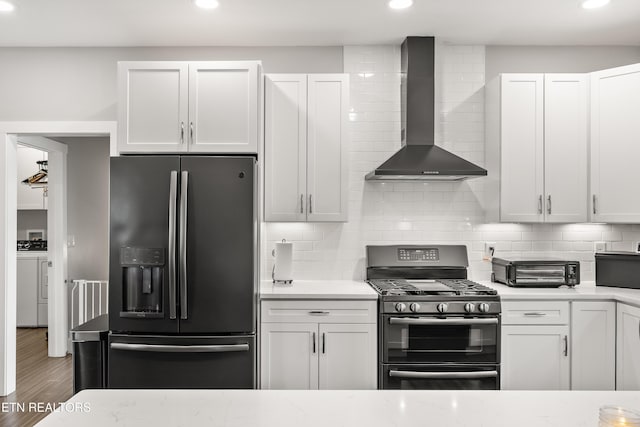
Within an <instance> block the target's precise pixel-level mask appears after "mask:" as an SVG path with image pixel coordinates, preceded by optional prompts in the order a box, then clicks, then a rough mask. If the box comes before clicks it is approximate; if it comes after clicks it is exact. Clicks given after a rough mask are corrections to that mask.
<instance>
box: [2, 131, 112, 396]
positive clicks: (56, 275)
mask: <svg viewBox="0 0 640 427" xmlns="http://www.w3.org/2000/svg"><path fill="white" fill-rule="evenodd" d="M115 130H116V124H115V122H0V140H2V141H0V165H2V166H4V173H2V174H0V242H2V243H1V244H0V305H1V306H3V308H4V310H3V312H2V313H1V314H0V396H8V397H7V399H9V401H11V400H10V399H11V396H10V395H11V394H12V393H14V392H15V391H16V336H17V334H16V326H17V325H16V308H17V298H16V297H17V295H16V294H17V286H16V284H17V280H16V267H17V249H16V241H17V240H18V239H17V238H18V234H19V231H18V215H17V212H18V209H17V207H18V206H17V189H18V187H17V186H18V179H19V178H20V180H23V179H25V177H21V176H19V175H18V171H17V152H18V146H19V145H20V146H22V145H28V146H30V147H31V148H39V149H41V150H42V151H47V152H48V159H47V161H48V165H47V166H48V171H47V172H48V178H49V181H48V184H47V210H46V211H47V215H46V222H47V227H46V231H45V232H44V234H43V237H44V235H46V238H47V258H46V259H47V261H46V270H47V272H48V274H47V276H48V289H47V297H48V298H47V305H48V307H47V316H46V317H47V320H48V322H47V323H48V324H47V328H48V332H49V333H48V341H47V351H46V353H47V354H46V355H47V357H48V358H60V359H61V360H64V358H65V357H66V356H67V351H68V332H69V325H68V308H69V307H68V301H67V286H68V285H67V283H68V282H69V280H70V279H71V280H72V279H76V278H86V277H77V276H75V275H76V274H78V275H84V274H89V273H85V271H86V270H83V268H84V267H85V266H88V265H90V264H93V262H92V261H91V260H99V261H98V262H96V263H95V266H97V267H98V268H103V269H104V271H103V272H102V273H99V274H101V276H100V277H89V279H92V278H97V279H103V280H106V278H107V277H106V276H107V274H108V273H107V272H106V269H107V268H106V265H108V255H107V252H106V251H107V250H108V243H106V242H107V241H108V197H109V196H108V163H109V155H110V154H111V155H115V153H116V148H115V147H116V145H115V140H116V139H115ZM76 138H77V139H76ZM82 138H84V139H85V143H82V142H81V141H80V140H81V139H82ZM45 140H46V143H45ZM74 144H77V146H78V147H79V149H78V150H76V154H79V156H78V157H79V158H80V159H82V157H83V156H86V155H87V153H86V150H84V151H85V153H84V154H81V152H83V149H87V150H89V151H91V148H97V147H99V148H98V150H100V152H101V153H102V161H103V165H105V166H104V168H103V172H104V171H106V181H105V185H106V188H102V189H96V191H94V192H93V193H95V194H96V195H100V197H102V198H103V200H104V202H103V203H102V204H100V203H96V202H95V200H92V199H91V197H88V198H87V197H86V195H85V196H82V195H80V196H79V197H78V195H77V192H78V191H82V189H80V190H78V188H77V187H76V188H75V189H74V185H77V186H80V187H83V186H84V187H85V188H87V187H88V186H89V182H90V181H91V180H92V178H96V177H98V176H102V177H103V181H104V173H103V174H102V175H101V173H99V172H96V171H97V170H99V168H98V169H90V170H89V171H87V168H86V167H85V166H86V165H87V164H90V163H91V162H90V161H88V162H85V161H82V160H81V161H80V162H76V165H75V166H74V168H73V171H71V170H70V169H69V168H68V166H69V163H68V162H69V160H70V159H71V160H73V158H74V157H73V156H74V151H73V147H74ZM89 158H91V156H89ZM70 179H73V183H72V184H70V181H69V180H70ZM68 189H69V190H70V191H73V192H74V195H73V196H71V200H69V194H68V192H67V190H68ZM74 198H75V199H74ZM83 198H84V199H86V200H83ZM78 205H82V207H81V208H79V209H78V208H77V206H78ZM68 207H72V208H73V210H72V211H70V212H67V208H68ZM93 208H95V209H96V210H100V211H101V212H102V213H103V214H104V216H103V218H105V219H104V226H103V227H100V226H98V225H96V224H95V222H94V223H92V222H91V221H92V220H98V221H100V218H99V215H94V214H92V209H93ZM74 215H76V219H73V218H74ZM69 217H71V224H72V227H71V230H72V233H74V234H71V233H70V232H69V231H68V223H69ZM77 218H80V220H78V219H77ZM83 221H84V222H83ZM74 226H77V228H78V229H79V230H80V231H75V229H74V228H73V227H74ZM88 229H91V238H89V239H85V237H82V236H86V235H87V230H88ZM101 229H102V230H101ZM29 230H32V231H33V230H36V234H33V233H32V235H34V236H35V235H37V230H39V229H36V228H34V229H29ZM25 233H26V228H25ZM27 236H28V234H27ZM100 239H102V240H103V241H104V242H103V243H98V244H96V245H95V246H103V247H104V257H102V255H101V253H100V250H98V251H95V250H92V249H86V250H85V249H84V247H83V246H82V245H84V243H86V242H89V243H90V246H91V244H93V243H96V240H97V241H99V240H100ZM74 252H75V254H74ZM100 259H101V261H100ZM78 266H79V267H78ZM96 274H98V273H96ZM69 384H71V378H69Z"/></svg>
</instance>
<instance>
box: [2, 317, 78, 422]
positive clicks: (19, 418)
mask: <svg viewBox="0 0 640 427" xmlns="http://www.w3.org/2000/svg"><path fill="white" fill-rule="evenodd" d="M46 332H47V328H33V329H24V328H19V329H18V331H17V350H18V351H17V365H18V366H17V386H16V391H15V392H14V393H12V394H10V395H9V396H7V397H0V405H3V404H4V405H5V406H7V404H6V403H4V402H18V403H24V406H25V411H24V412H22V411H11V412H4V411H2V410H0V426H2V427H10V426H11V427H13V426H16V427H22V426H32V425H34V424H35V423H37V422H38V421H40V420H41V419H42V418H44V417H45V416H47V415H48V413H47V412H37V411H31V412H30V411H29V408H28V405H29V402H43V403H44V404H46V403H47V402H49V403H59V402H64V401H65V400H67V399H69V398H70V397H71V396H72V395H73V383H72V369H71V368H72V367H71V355H67V356H66V357H48V356H47V341H46V338H45V334H46ZM15 406H16V405H14V407H15ZM9 409H11V408H9Z"/></svg>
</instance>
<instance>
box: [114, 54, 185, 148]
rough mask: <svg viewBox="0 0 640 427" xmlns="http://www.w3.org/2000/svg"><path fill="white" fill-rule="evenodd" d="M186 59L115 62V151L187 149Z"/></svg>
mask: <svg viewBox="0 0 640 427" xmlns="http://www.w3.org/2000/svg"><path fill="white" fill-rule="evenodd" d="M188 78H189V76H188V66H187V63H186V62H119V63H118V150H119V151H120V152H121V153H131V152H134V153H135V152H180V151H186V150H187V144H186V142H187V140H186V138H187V125H188V123H187V120H188V116H187V115H188V99H187V97H188V86H189V85H188Z"/></svg>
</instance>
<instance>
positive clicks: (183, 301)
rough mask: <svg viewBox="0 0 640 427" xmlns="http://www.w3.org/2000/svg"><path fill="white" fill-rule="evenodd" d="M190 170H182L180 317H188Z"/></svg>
mask: <svg viewBox="0 0 640 427" xmlns="http://www.w3.org/2000/svg"><path fill="white" fill-rule="evenodd" d="M188 191H189V172H187V171H182V177H181V182H180V318H181V319H187V205H188V200H187V197H188Z"/></svg>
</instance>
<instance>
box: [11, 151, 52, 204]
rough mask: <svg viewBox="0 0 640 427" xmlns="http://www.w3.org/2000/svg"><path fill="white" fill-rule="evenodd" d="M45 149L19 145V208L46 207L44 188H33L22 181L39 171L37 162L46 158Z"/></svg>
mask: <svg viewBox="0 0 640 427" xmlns="http://www.w3.org/2000/svg"><path fill="white" fill-rule="evenodd" d="M44 154H46V153H44V152H43V151H40V150H37V149H35V148H31V147H26V146H24V145H18V151H17V170H18V210H23V209H45V207H44V197H43V189H42V188H32V187H29V186H28V185H26V184H23V183H22V180H24V179H26V178H28V177H30V176H31V175H34V174H35V173H36V172H38V170H39V167H38V164H37V163H36V162H38V161H40V160H44V159H46V157H44Z"/></svg>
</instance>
